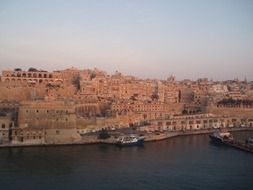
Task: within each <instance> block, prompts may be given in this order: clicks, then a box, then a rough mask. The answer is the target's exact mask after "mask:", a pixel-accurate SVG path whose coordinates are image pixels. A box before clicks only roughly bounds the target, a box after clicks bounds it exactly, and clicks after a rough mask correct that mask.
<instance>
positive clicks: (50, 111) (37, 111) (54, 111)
mask: <svg viewBox="0 0 253 190" xmlns="http://www.w3.org/2000/svg"><path fill="white" fill-rule="evenodd" d="M34 112H35V113H41V112H42V113H45V112H46V113H50V114H51V113H60V114H64V113H66V114H68V110H39V109H38V110H26V113H34Z"/></svg>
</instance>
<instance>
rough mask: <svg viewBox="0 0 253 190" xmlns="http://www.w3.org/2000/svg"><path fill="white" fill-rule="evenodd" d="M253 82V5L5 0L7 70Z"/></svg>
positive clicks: (1, 30)
mask: <svg viewBox="0 0 253 190" xmlns="http://www.w3.org/2000/svg"><path fill="white" fill-rule="evenodd" d="M71 66H74V67H77V68H80V69H84V68H94V67H97V68H100V69H103V70H105V71H107V72H109V73H112V72H114V71H115V70H119V71H121V72H123V73H125V74H131V75H135V76H140V77H145V78H162V79H165V78H167V76H169V75H171V74H174V75H175V76H176V77H177V78H178V79H184V78H191V79H196V78H199V77H208V78H213V79H217V80H224V79H233V78H235V77H238V78H240V79H244V78H245V77H247V79H249V80H253V1H251V0H248V1H247V0H185V1H181V0H174V1H169V0H164V1H162V0H152V1H151V0H99V1H98V0H97V1H95V0H89V1H84V0H80V1H77V0H76V1H75V0H71V1H63V0H40V1H34V0H30V1H29V0H23V1H21V0H17V1H14V0H0V70H3V69H13V68H16V67H21V68H23V69H27V68H29V67H36V68H41V69H46V70H56V69H64V68H68V67H71Z"/></svg>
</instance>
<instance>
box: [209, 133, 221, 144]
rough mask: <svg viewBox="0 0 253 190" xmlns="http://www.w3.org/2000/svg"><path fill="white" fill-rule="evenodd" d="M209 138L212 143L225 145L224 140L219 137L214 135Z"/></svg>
mask: <svg viewBox="0 0 253 190" xmlns="http://www.w3.org/2000/svg"><path fill="white" fill-rule="evenodd" d="M209 138H210V139H211V142H213V143H216V144H223V140H222V139H221V138H219V137H216V136H214V135H209Z"/></svg>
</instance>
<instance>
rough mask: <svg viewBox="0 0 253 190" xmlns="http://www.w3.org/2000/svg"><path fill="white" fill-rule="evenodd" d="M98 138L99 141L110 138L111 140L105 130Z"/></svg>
mask: <svg viewBox="0 0 253 190" xmlns="http://www.w3.org/2000/svg"><path fill="white" fill-rule="evenodd" d="M98 138H99V139H108V138H110V135H109V133H108V131H107V130H105V129H104V128H103V129H102V131H101V132H100V133H99V134H98Z"/></svg>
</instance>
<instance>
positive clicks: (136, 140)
mask: <svg viewBox="0 0 253 190" xmlns="http://www.w3.org/2000/svg"><path fill="white" fill-rule="evenodd" d="M143 143H144V137H142V136H137V135H133V134H132V135H125V136H120V137H119V138H118V140H117V143H116V144H117V145H119V146H141V145H143Z"/></svg>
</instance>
